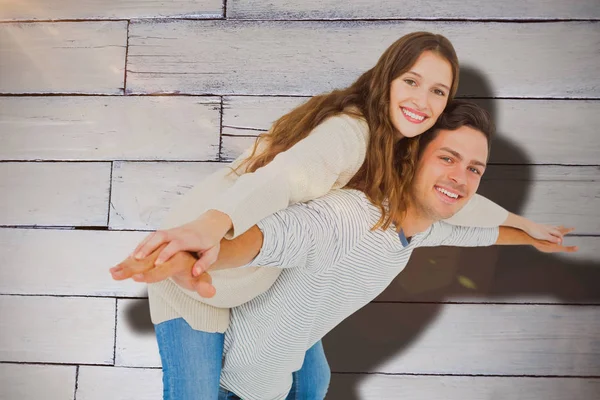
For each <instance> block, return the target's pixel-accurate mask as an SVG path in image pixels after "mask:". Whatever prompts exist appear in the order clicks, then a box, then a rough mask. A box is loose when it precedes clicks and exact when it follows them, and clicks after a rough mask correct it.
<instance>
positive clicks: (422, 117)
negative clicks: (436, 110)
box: [402, 108, 425, 121]
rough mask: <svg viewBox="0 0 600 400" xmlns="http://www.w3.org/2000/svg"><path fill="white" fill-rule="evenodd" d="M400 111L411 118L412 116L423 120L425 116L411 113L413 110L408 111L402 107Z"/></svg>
mask: <svg viewBox="0 0 600 400" xmlns="http://www.w3.org/2000/svg"><path fill="white" fill-rule="evenodd" d="M402 112H403V113H404V114H406V115H408V116H409V117H411V118H414V119H416V120H419V121H423V120H424V119H425V117H424V116H422V115H417V114H415V113H413V112H410V111H408V110H407V109H406V108H403V109H402Z"/></svg>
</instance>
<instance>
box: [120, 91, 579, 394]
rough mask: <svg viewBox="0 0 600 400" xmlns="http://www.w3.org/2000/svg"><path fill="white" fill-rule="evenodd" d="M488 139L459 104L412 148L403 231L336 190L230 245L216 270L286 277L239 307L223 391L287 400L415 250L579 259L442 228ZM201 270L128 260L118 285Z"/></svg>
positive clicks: (495, 233)
mask: <svg viewBox="0 0 600 400" xmlns="http://www.w3.org/2000/svg"><path fill="white" fill-rule="evenodd" d="M492 132H493V126H492V123H491V121H490V120H489V115H488V114H487V113H486V112H485V111H484V110H482V109H481V108H479V107H478V106H476V105H473V104H471V103H467V102H455V103H454V104H453V105H451V106H450V107H449V110H448V111H447V112H446V113H445V114H444V115H443V116H442V117H441V118H440V120H439V121H438V123H437V124H436V127H435V128H434V130H433V131H432V132H428V133H426V134H424V135H422V136H421V137H419V139H417V140H419V141H420V147H419V155H418V162H417V165H416V171H415V176H414V180H413V182H412V184H411V187H410V188H409V191H410V204H409V205H408V207H407V212H406V215H405V218H404V219H403V220H402V221H401V222H400V223H399V226H396V225H395V224H393V225H392V226H391V227H390V228H389V229H387V230H385V231H383V230H381V229H377V230H371V228H372V227H373V226H374V225H375V224H376V223H377V221H378V220H379V218H380V211H379V210H378V209H377V208H376V207H375V206H374V205H373V204H371V203H370V201H369V200H368V199H367V198H366V196H365V195H364V194H363V193H362V192H359V191H356V190H337V191H332V192H330V193H329V194H328V195H326V196H324V197H322V198H320V199H317V200H313V201H310V202H308V203H303V204H297V205H294V206H291V207H289V208H287V209H285V210H282V211H280V212H278V213H276V214H274V215H273V216H270V217H268V218H265V219H264V220H262V221H261V222H260V223H259V224H258V225H257V226H254V227H252V228H251V229H250V230H248V231H247V232H246V233H245V234H243V235H241V236H240V237H238V238H237V239H234V240H232V241H223V243H222V245H221V246H222V247H221V251H220V254H219V259H218V260H217V262H216V263H215V264H214V265H213V268H215V269H220V268H236V267H242V266H250V265H252V266H263V267H278V268H283V269H284V271H283V272H282V273H281V275H280V276H279V278H278V279H277V281H276V282H275V284H274V285H273V286H272V287H271V288H270V289H269V290H268V291H267V292H266V293H263V294H262V295H259V296H257V297H256V298H254V299H253V300H251V301H249V302H247V303H245V304H242V305H241V306H238V307H236V308H234V309H232V313H231V323H230V327H229V329H228V331H227V332H226V336H225V348H224V356H225V358H224V364H223V370H222V373H221V384H222V386H223V387H224V388H226V389H227V390H230V391H231V392H234V393H235V394H237V395H238V396H240V397H241V398H244V399H249V400H251V399H284V398H285V397H286V395H287V393H288V391H289V389H290V387H291V385H292V372H293V371H296V370H298V369H300V367H301V366H302V361H303V358H304V354H305V353H306V351H307V350H308V349H309V348H311V346H313V345H314V344H315V343H316V342H318V341H319V340H320V339H321V338H322V337H323V336H324V335H325V334H326V333H327V332H329V331H330V330H331V329H333V328H334V327H335V326H336V325H338V324H339V323H340V322H341V321H343V320H344V319H345V318H347V317H348V316H349V315H351V314H352V313H354V312H355V311H357V310H358V309H360V308H361V307H363V306H365V305H366V304H368V303H369V302H370V301H371V300H373V299H374V298H375V297H377V296H378V295H379V294H380V293H381V292H382V291H383V290H384V289H385V288H386V287H387V286H388V285H389V283H390V282H391V281H392V280H393V279H394V278H395V277H396V276H397V275H398V273H400V272H401V271H402V269H403V268H404V267H405V265H406V264H407V262H408V260H409V258H410V255H411V253H412V251H413V250H414V249H415V248H416V247H423V246H489V245H493V244H531V245H534V246H535V247H536V248H538V249H540V250H542V251H575V250H576V248H574V247H564V246H561V245H555V244H551V243H549V242H542V241H536V240H534V239H532V238H530V237H529V236H527V235H526V234H525V233H523V232H521V231H518V230H516V229H511V228H500V229H499V228H487V229H484V228H468V227H457V226H452V225H448V224H446V223H444V222H440V221H441V220H442V219H446V218H449V217H451V216H452V215H454V214H455V213H456V212H457V211H458V210H460V209H461V208H462V207H463V206H464V205H465V204H466V203H467V202H468V200H469V199H470V198H471V197H472V196H473V195H474V194H475V192H476V191H477V188H478V186H479V183H480V180H481V176H482V174H483V173H484V171H485V168H486V163H487V159H488V154H489V147H490V139H491V134H492ZM404 140H407V139H404ZM561 232H562V233H567V232H568V230H566V229H561ZM158 252H160V249H159V250H158V251H157V252H155V254H158ZM194 261H195V260H194V258H193V257H192V256H191V255H186V254H184V253H181V255H178V257H177V258H176V259H174V260H172V261H169V262H167V263H166V264H162V265H161V266H160V267H157V268H156V269H151V268H150V264H151V263H152V260H149V262H148V263H146V264H144V263H136V262H134V261H132V260H129V261H126V262H125V263H123V265H121V268H120V269H118V270H115V271H113V276H114V273H116V272H118V273H119V274H120V276H119V279H124V278H127V277H130V276H132V275H133V274H134V273H138V274H140V273H141V274H142V275H141V276H140V277H138V278H136V280H138V281H145V282H154V281H157V280H160V279H164V278H166V277H167V276H171V275H175V274H179V276H180V279H181V282H182V284H185V285H188V287H195V288H197V289H198V290H201V289H202V288H203V287H206V286H207V285H209V284H210V280H209V278H208V276H206V275H204V276H203V277H200V278H193V277H192V276H191V274H190V270H191V267H192V265H193V263H194ZM124 271H125V272H124Z"/></svg>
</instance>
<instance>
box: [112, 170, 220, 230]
mask: <svg viewBox="0 0 600 400" xmlns="http://www.w3.org/2000/svg"><path fill="white" fill-rule="evenodd" d="M223 167H225V165H224V164H222V163H165V162H160V163H128V162H115V163H114V169H113V186H112V195H111V208H110V228H112V229H157V228H158V226H159V225H160V222H161V221H162V219H163V218H164V216H165V215H166V213H167V212H168V210H169V208H170V207H171V206H173V203H174V202H175V200H176V199H177V198H178V197H179V196H181V195H183V194H184V193H186V192H187V191H188V190H190V189H191V188H192V187H193V186H195V185H196V184H198V183H200V182H202V180H203V179H204V178H205V177H206V176H207V175H209V174H211V173H212V172H214V171H216V170H217V169H218V168H223Z"/></svg>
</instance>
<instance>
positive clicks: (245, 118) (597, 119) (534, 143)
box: [223, 96, 600, 165]
mask: <svg viewBox="0 0 600 400" xmlns="http://www.w3.org/2000/svg"><path fill="white" fill-rule="evenodd" d="M307 99H308V97H246V96H228V97H225V98H224V100H223V133H224V134H227V135H245V136H247V135H258V134H259V133H261V132H266V131H267V130H268V129H269V128H270V127H271V125H272V124H273V122H275V121H276V120H277V119H278V118H279V117H281V116H283V115H284V114H286V113H287V112H289V111H291V110H292V109H293V108H294V107H296V106H298V105H300V104H301V103H303V102H304V101H306V100H307ZM472 101H473V102H475V103H478V104H480V105H481V106H483V107H484V108H486V109H487V110H488V111H490V113H491V115H492V119H493V120H494V122H495V123H496V129H497V134H496V136H495V137H494V142H493V145H492V153H491V158H490V162H491V163H502V164H569V165H577V164H583V165H592V164H598V163H599V158H598V150H597V149H598V148H600V139H598V135H597V134H596V127H597V126H599V125H600V101H594V100H590V101H585V100H582V101H571V100H509V99H490V100H472ZM230 143H232V141H231V140H230V139H228V140H227V141H226V142H224V146H223V148H224V152H225V153H226V154H228V155H229V157H231V156H233V155H234V154H236V153H235V151H236V150H235V149H234V146H235V145H234V146H231V147H229V145H230Z"/></svg>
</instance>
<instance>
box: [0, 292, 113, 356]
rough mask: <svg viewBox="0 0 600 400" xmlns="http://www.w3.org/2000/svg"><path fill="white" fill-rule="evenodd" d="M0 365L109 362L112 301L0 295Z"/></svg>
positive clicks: (111, 344) (111, 345) (111, 343)
mask: <svg viewBox="0 0 600 400" xmlns="http://www.w3.org/2000/svg"><path fill="white" fill-rule="evenodd" d="M0 315H2V319H0V361H18V362H52V363H72V364H112V362H113V351H114V349H113V347H114V330H115V300H114V299H97V298H68V297H37V296H33V297H29V296H0Z"/></svg>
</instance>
